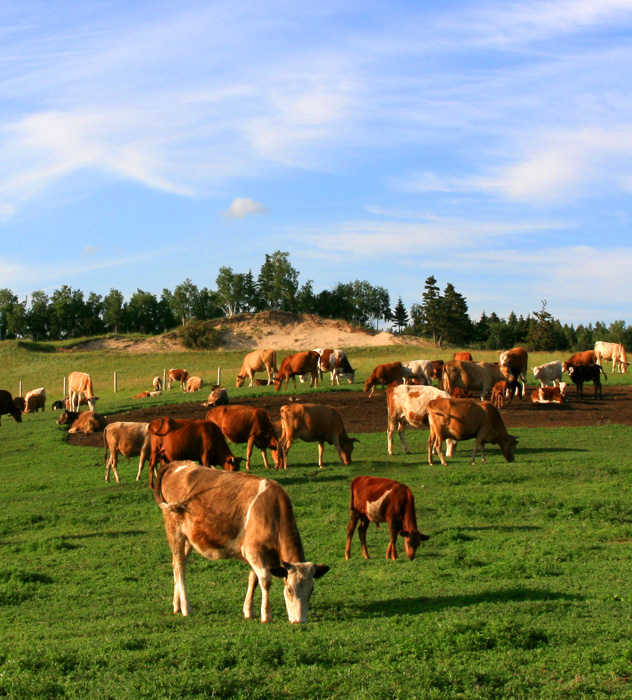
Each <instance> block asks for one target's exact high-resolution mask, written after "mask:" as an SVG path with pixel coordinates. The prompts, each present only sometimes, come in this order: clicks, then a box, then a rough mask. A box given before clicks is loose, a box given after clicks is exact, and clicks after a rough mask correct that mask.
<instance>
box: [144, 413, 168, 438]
mask: <svg viewBox="0 0 632 700" xmlns="http://www.w3.org/2000/svg"><path fill="white" fill-rule="evenodd" d="M147 430H148V431H149V432H150V433H153V434H154V435H166V434H167V433H168V432H169V431H170V430H173V421H172V420H171V418H168V417H165V416H163V417H162V418H156V420H153V421H152V422H151V423H150V424H149V426H148V427H147Z"/></svg>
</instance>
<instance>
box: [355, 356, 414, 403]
mask: <svg viewBox="0 0 632 700" xmlns="http://www.w3.org/2000/svg"><path fill="white" fill-rule="evenodd" d="M411 377H412V372H411V371H410V369H409V368H408V367H405V366H404V364H403V362H385V363H383V364H381V365H377V367H375V368H374V369H373V371H372V372H371V376H370V377H369V378H368V379H367V380H366V382H364V391H369V389H370V390H371V393H370V394H369V398H371V397H372V396H373V392H374V391H375V387H376V386H377V385H378V384H380V385H381V386H382V388H383V389H384V388H385V387H387V386H388V385H389V384H392V383H393V382H397V383H398V384H405V383H406V381H407V380H409V379H411Z"/></svg>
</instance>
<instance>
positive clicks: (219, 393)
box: [202, 384, 228, 407]
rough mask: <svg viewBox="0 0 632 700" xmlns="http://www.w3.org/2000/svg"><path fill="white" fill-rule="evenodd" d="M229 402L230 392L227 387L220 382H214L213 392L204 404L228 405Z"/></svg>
mask: <svg viewBox="0 0 632 700" xmlns="http://www.w3.org/2000/svg"><path fill="white" fill-rule="evenodd" d="M227 404H228V392H227V391H226V389H225V387H223V386H220V385H219V384H213V385H212V386H211V393H210V394H209V395H208V399H206V401H205V402H204V403H203V404H202V406H205V407H207V406H226V405H227Z"/></svg>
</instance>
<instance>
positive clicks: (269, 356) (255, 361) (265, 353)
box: [235, 350, 278, 389]
mask: <svg viewBox="0 0 632 700" xmlns="http://www.w3.org/2000/svg"><path fill="white" fill-rule="evenodd" d="M264 371H265V372H267V373H268V384H272V382H273V380H274V377H275V375H276V373H277V371H278V370H277V366H276V350H253V351H252V352H249V353H248V354H247V355H246V357H244V359H243V362H242V363H241V369H240V370H239V374H238V375H237V377H236V380H235V386H236V387H237V388H238V389H239V388H240V387H242V386H243V384H244V380H245V379H246V377H248V378H249V379H250V384H249V386H253V385H254V379H255V372H264Z"/></svg>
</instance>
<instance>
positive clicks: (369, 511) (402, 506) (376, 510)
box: [345, 476, 430, 561]
mask: <svg viewBox="0 0 632 700" xmlns="http://www.w3.org/2000/svg"><path fill="white" fill-rule="evenodd" d="M358 520H359V521H360V527H359V528H358V535H359V536H360V542H361V544H362V554H363V556H364V558H365V559H369V558H370V557H369V551H368V549H367V546H366V532H367V529H368V527H369V523H370V522H372V523H375V524H376V525H379V523H388V531H389V533H390V541H389V543H388V547H387V548H386V558H387V559H392V560H393V561H395V559H397V548H396V542H397V536H398V535H401V536H402V537H403V538H404V547H405V548H406V555H407V556H408V558H409V559H411V560H412V559H414V558H415V552H416V551H417V548H418V547H419V545H420V544H421V543H422V542H423V541H424V540H428V539H430V538H429V537H428V535H423V534H422V533H421V532H419V530H418V529H417V515H416V514H415V497H414V496H413V494H412V492H411V490H410V489H409V488H408V486H406V485H404V484H402V483H400V482H399V481H393V480H392V479H384V478H381V477H375V476H356V477H355V479H354V480H353V481H352V482H351V503H350V504H349V524H348V525H347V544H346V547H345V559H349V558H350V557H351V539H352V538H353V533H354V532H355V529H356V525H357V523H358Z"/></svg>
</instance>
